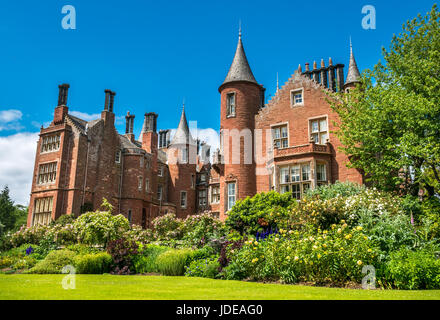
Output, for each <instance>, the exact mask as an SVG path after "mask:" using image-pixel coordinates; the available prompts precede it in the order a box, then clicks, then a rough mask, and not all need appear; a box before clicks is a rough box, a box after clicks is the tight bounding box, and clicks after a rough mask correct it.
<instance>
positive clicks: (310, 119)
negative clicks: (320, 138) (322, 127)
mask: <svg viewBox="0 0 440 320" xmlns="http://www.w3.org/2000/svg"><path fill="white" fill-rule="evenodd" d="M323 118H325V120H326V121H327V140H328V142H330V130H329V129H330V128H329V123H328V114H323V115H320V116H313V117H309V118H307V132H308V134H309V140H310V139H311V138H312V127H311V123H312V121H313V120H319V119H323ZM317 144H319V145H321V144H320V143H317Z"/></svg>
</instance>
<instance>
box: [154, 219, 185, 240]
mask: <svg viewBox="0 0 440 320" xmlns="http://www.w3.org/2000/svg"><path fill="white" fill-rule="evenodd" d="M153 230H154V234H155V238H156V239H157V240H162V241H170V240H180V239H182V236H183V221H182V219H179V218H176V215H175V214H174V213H168V214H166V215H163V216H159V217H157V218H155V219H154V220H153Z"/></svg>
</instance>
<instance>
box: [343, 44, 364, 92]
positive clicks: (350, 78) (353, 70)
mask: <svg viewBox="0 0 440 320" xmlns="http://www.w3.org/2000/svg"><path fill="white" fill-rule="evenodd" d="M360 79H361V74H360V72H359V69H358V67H357V64H356V60H355V58H354V54H353V46H352V44H351V39H350V64H349V66H348V74H347V79H346V80H345V84H346V85H347V84H350V83H356V82H359V81H360Z"/></svg>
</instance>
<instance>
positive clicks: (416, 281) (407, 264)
mask: <svg viewBox="0 0 440 320" xmlns="http://www.w3.org/2000/svg"><path fill="white" fill-rule="evenodd" d="M437 254H438V252H437ZM386 269H387V270H386V275H385V276H384V278H385V279H386V280H385V281H388V282H390V283H392V284H393V286H394V287H396V288H398V289H410V290H413V289H438V288H440V259H439V258H438V256H436V254H435V253H434V252H433V251H432V250H427V249H423V250H417V251H412V250H410V249H407V248H402V249H401V250H399V251H396V252H392V253H391V259H390V261H389V263H388V264H387V268H386Z"/></svg>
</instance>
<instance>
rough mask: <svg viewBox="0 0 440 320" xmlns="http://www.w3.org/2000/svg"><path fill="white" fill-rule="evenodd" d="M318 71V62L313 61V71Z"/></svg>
mask: <svg viewBox="0 0 440 320" xmlns="http://www.w3.org/2000/svg"><path fill="white" fill-rule="evenodd" d="M316 69H317V64H316V61H313V70H316Z"/></svg>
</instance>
